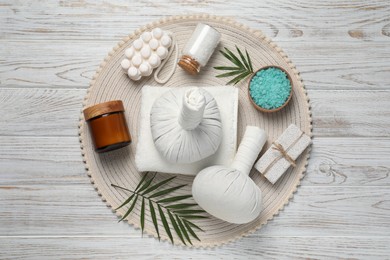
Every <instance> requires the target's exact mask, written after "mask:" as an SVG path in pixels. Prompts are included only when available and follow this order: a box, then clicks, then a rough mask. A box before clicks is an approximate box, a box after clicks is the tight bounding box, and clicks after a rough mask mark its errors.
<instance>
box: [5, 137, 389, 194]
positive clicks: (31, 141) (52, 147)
mask: <svg viewBox="0 0 390 260" xmlns="http://www.w3.org/2000/svg"><path fill="white" fill-rule="evenodd" d="M0 143H1V147H0V176H1V178H0V185H4V186H14V185H49V186H50V185H77V184H88V183H89V180H88V178H87V176H86V173H85V169H84V164H83V163H82V158H81V152H80V147H79V141H78V138H77V137H76V136H74V137H14V136H6V137H0ZM389 158H390V139H389V138H386V139H381V138H323V137H318V138H317V137H316V138H315V139H314V144H313V150H312V154H311V158H310V161H309V166H308V170H307V173H306V176H305V178H304V179H303V181H302V185H303V186H357V187H359V186H389V185H390V174H389V173H390V160H389Z"/></svg>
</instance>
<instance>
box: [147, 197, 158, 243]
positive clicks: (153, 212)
mask: <svg viewBox="0 0 390 260" xmlns="http://www.w3.org/2000/svg"><path fill="white" fill-rule="evenodd" d="M149 208H150V215H151V216H152V221H153V225H154V228H155V229H156V232H157V236H158V240H160V232H159V231H158V224H157V216H156V211H155V210H154V207H153V203H152V201H151V200H149Z"/></svg>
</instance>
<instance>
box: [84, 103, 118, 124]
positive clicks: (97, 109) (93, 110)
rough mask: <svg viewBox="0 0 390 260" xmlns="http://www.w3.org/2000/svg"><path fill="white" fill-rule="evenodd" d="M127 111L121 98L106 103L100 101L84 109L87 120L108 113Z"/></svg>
mask: <svg viewBox="0 0 390 260" xmlns="http://www.w3.org/2000/svg"><path fill="white" fill-rule="evenodd" d="M122 111H125V108H124V106H123V103H122V101H121V100H113V101H108V102H104V103H100V104H97V105H94V106H91V107H88V108H86V109H84V111H83V113H84V118H85V121H88V120H90V119H92V118H94V117H98V116H101V115H104V114H108V113H114V112H122Z"/></svg>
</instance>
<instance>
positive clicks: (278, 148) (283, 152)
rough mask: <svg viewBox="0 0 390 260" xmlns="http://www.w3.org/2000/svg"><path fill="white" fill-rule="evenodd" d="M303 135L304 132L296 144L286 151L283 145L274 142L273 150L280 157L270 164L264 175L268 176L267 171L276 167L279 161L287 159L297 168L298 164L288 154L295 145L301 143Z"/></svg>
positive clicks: (292, 144)
mask: <svg viewBox="0 0 390 260" xmlns="http://www.w3.org/2000/svg"><path fill="white" fill-rule="evenodd" d="M303 135H304V132H302V133H301V134H300V135H299V136H298V138H297V139H296V140H295V141H294V142H292V143H291V144H290V145H289V146H288V147H287V148H286V149H284V147H283V146H282V145H281V144H279V143H277V142H276V141H274V142H272V145H273V147H272V149H274V150H276V151H278V152H279V153H280V155H279V156H278V157H276V159H275V160H273V161H272V163H270V164H269V165H268V167H267V168H265V170H264V172H263V174H266V173H267V171H268V170H269V169H271V168H272V167H273V166H274V165H275V163H276V162H277V161H279V160H280V159H281V158H285V159H286V160H287V161H288V162H289V163H290V164H291V165H292V166H293V167H296V166H297V164H296V162H295V160H294V159H293V158H291V156H290V155H289V154H288V151H289V150H290V149H291V148H292V147H294V145H296V143H297V142H298V141H299V139H301V137H302V136H303Z"/></svg>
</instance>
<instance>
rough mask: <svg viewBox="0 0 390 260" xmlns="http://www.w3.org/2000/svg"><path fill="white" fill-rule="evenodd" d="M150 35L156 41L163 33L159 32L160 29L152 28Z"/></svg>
mask: <svg viewBox="0 0 390 260" xmlns="http://www.w3.org/2000/svg"><path fill="white" fill-rule="evenodd" d="M152 34H153V37H154V38H156V39H157V40H158V39H160V38H161V36H162V35H163V31H162V30H161V28H154V29H153V31H152Z"/></svg>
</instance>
